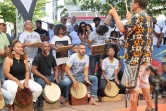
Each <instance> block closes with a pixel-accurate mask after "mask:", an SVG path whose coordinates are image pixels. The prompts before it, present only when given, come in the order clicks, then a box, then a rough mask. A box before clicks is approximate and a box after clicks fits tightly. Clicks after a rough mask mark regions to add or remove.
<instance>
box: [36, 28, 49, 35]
mask: <svg viewBox="0 0 166 111" xmlns="http://www.w3.org/2000/svg"><path fill="white" fill-rule="evenodd" d="M34 31H35V32H37V33H38V34H39V35H40V36H49V34H48V32H47V31H46V30H44V29H35V30H34Z"/></svg>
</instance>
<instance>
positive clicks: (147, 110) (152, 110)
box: [145, 108, 155, 111]
mask: <svg viewBox="0 0 166 111" xmlns="http://www.w3.org/2000/svg"><path fill="white" fill-rule="evenodd" d="M145 111H155V109H154V108H152V109H151V110H149V109H148V108H146V109H145Z"/></svg>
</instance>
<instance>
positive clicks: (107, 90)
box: [104, 81, 120, 97]
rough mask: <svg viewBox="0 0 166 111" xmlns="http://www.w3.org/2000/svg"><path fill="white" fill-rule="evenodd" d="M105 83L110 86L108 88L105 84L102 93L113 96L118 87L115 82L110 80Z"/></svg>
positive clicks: (116, 93) (116, 92)
mask: <svg viewBox="0 0 166 111" xmlns="http://www.w3.org/2000/svg"><path fill="white" fill-rule="evenodd" d="M107 84H111V88H108V86H107V85H106V87H105V89H104V94H105V95H106V96H108V97H115V96H117V95H118V93H119V90H120V89H119V87H118V86H117V85H116V84H115V82H112V81H110V82H109V83H107Z"/></svg>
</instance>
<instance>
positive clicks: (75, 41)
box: [69, 31, 81, 45]
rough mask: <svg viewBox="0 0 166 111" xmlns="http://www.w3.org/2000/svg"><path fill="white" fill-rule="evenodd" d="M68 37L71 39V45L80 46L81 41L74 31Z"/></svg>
mask: <svg viewBox="0 0 166 111" xmlns="http://www.w3.org/2000/svg"><path fill="white" fill-rule="evenodd" d="M69 36H70V37H71V38H72V45H75V44H80V43H81V40H80V38H79V36H78V33H77V32H76V31H72V32H71V33H70V34H69Z"/></svg>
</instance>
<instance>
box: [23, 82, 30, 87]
mask: <svg viewBox="0 0 166 111" xmlns="http://www.w3.org/2000/svg"><path fill="white" fill-rule="evenodd" d="M24 86H25V87H26V88H29V83H28V80H25V81H24Z"/></svg>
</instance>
